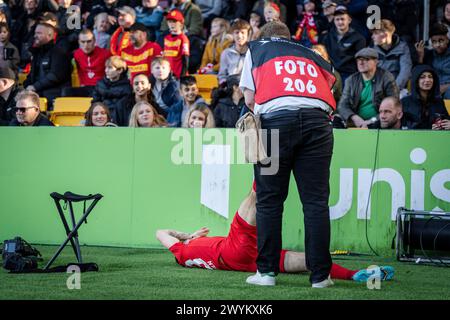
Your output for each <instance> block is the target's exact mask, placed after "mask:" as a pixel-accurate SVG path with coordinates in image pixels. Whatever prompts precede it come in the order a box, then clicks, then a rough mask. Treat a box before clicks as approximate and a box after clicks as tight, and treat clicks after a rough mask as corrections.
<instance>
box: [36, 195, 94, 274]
mask: <svg viewBox="0 0 450 320" xmlns="http://www.w3.org/2000/svg"><path fill="white" fill-rule="evenodd" d="M50 196H51V197H52V198H53V200H55V204H56V208H57V209H58V213H59V216H60V217H61V221H62V223H63V225H64V229H65V231H66V234H67V238H66V240H65V241H64V242H63V243H62V244H61V246H60V247H59V248H58V251H56V253H55V254H54V255H53V257H52V258H51V259H50V261H49V262H48V263H47V265H46V266H45V268H44V270H48V269H49V268H50V265H51V264H52V263H53V262H54V261H55V260H56V258H57V257H58V256H59V254H60V253H61V251H62V250H63V249H64V247H65V246H66V245H67V243H69V241H70V243H71V245H72V249H73V251H74V252H75V256H76V257H77V260H78V263H80V264H82V263H83V260H82V258H81V250H80V243H79V242H78V229H79V228H80V226H81V225H82V223H83V222H87V217H88V215H89V213H91V211H92V209H94V207H95V205H96V204H97V202H98V201H99V200H100V199H101V198H103V196H102V195H101V194H98V193H97V194H94V195H87V196H83V195H79V194H75V193H72V192H70V191H67V192H66V193H64V195H62V194H59V193H57V192H52V193H51V194H50ZM62 200H64V202H65V204H68V207H69V213H70V218H71V220H72V226H73V228H72V229H70V228H69V224H68V223H67V220H66V217H65V216H64V211H63V209H62V207H61V204H60V201H62ZM89 200H94V201H93V202H92V203H91V205H90V206H89V208H88V209H87V210H86V201H89ZM81 201H84V210H83V216H82V217H81V219H80V220H79V221H78V222H76V221H75V215H74V212H73V205H72V202H81Z"/></svg>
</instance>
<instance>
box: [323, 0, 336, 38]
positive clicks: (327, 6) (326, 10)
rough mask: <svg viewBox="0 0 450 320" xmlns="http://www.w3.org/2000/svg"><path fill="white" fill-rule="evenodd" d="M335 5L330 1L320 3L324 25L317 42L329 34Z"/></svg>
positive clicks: (332, 23) (332, 24)
mask: <svg viewBox="0 0 450 320" xmlns="http://www.w3.org/2000/svg"><path fill="white" fill-rule="evenodd" d="M336 7H337V4H336V2H333V1H332V0H326V1H324V2H323V3H322V10H323V17H324V18H325V19H324V23H323V26H322V30H320V36H319V42H321V39H322V38H323V37H324V36H325V35H326V34H327V33H328V32H330V30H331V28H333V26H334V12H335V11H336Z"/></svg>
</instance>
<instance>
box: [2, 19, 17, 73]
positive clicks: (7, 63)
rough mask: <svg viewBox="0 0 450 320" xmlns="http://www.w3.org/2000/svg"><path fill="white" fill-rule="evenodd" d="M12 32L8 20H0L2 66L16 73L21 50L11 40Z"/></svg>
mask: <svg viewBox="0 0 450 320" xmlns="http://www.w3.org/2000/svg"><path fill="white" fill-rule="evenodd" d="M10 37H11V32H10V30H9V27H8V24H7V23H6V22H0V67H7V68H10V69H11V70H12V71H14V73H15V74H16V78H17V75H18V70H19V62H20V56H19V50H17V48H16V47H15V46H14V45H13V44H12V43H11V42H9V38H10Z"/></svg>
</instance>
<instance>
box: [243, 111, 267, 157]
mask: <svg viewBox="0 0 450 320" xmlns="http://www.w3.org/2000/svg"><path fill="white" fill-rule="evenodd" d="M236 129H237V130H238V136H239V140H240V143H241V145H242V146H243V148H244V154H245V160H246V161H247V162H250V163H257V162H258V161H259V162H262V161H264V160H265V159H267V154H266V150H265V148H264V144H263V141H262V131H261V120H260V119H259V116H258V115H255V114H253V113H252V112H247V113H246V114H244V115H243V116H242V117H240V118H239V120H238V121H237V122H236Z"/></svg>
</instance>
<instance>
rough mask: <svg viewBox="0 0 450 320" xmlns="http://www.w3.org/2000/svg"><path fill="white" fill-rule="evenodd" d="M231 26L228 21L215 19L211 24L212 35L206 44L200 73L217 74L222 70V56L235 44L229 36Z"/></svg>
mask: <svg viewBox="0 0 450 320" xmlns="http://www.w3.org/2000/svg"><path fill="white" fill-rule="evenodd" d="M229 27H230V25H229V23H228V21H227V20H225V19H222V18H214V19H213V21H212V23H211V35H210V37H209V39H208V42H207V43H206V47H205V52H204V53H203V57H202V63H201V65H200V70H199V72H198V73H214V74H217V72H219V68H220V55H221V54H222V52H223V50H224V49H226V48H228V47H229V46H230V44H231V43H232V42H233V38H232V36H231V35H230V34H228V29H229Z"/></svg>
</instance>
